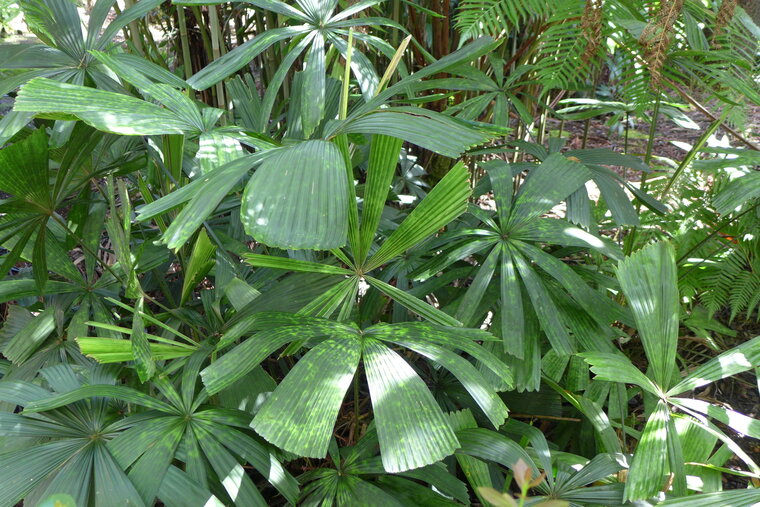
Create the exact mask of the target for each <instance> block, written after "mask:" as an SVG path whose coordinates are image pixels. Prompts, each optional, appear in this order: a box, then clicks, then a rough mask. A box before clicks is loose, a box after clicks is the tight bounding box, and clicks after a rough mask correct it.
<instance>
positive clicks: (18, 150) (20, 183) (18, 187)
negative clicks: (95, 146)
mask: <svg viewBox="0 0 760 507" xmlns="http://www.w3.org/2000/svg"><path fill="white" fill-rule="evenodd" d="M48 163H49V159H48V136H47V134H46V133H45V129H38V130H36V131H34V133H32V135H30V136H29V137H27V138H25V139H24V140H22V141H19V142H16V143H13V144H11V145H10V146H6V147H5V148H3V149H2V150H0V188H2V189H3V191H4V192H6V193H8V194H11V195H13V196H15V197H17V198H19V199H22V200H23V201H25V202H27V203H29V204H32V205H34V206H35V207H38V208H41V211H43V212H44V211H45V210H49V209H51V207H52V200H51V197H50V176H49V172H48ZM42 243H44V241H42Z"/></svg>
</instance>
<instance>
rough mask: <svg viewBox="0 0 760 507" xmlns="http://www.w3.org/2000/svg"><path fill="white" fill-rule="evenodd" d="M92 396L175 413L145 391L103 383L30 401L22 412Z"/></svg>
mask: <svg viewBox="0 0 760 507" xmlns="http://www.w3.org/2000/svg"><path fill="white" fill-rule="evenodd" d="M94 397H105V398H115V399H118V400H122V401H126V402H128V403H134V404H136V405H140V406H143V407H146V408H151V409H154V410H160V411H161V412H168V413H172V414H173V413H176V410H175V409H174V408H173V407H172V406H170V405H167V404H166V403H164V402H162V401H159V400H157V399H156V398H153V397H152V396H149V395H147V394H145V393H141V392H140V391H136V390H135V389H132V388H130V387H126V386H111V385H105V384H97V385H85V386H82V387H80V388H78V389H74V390H73V391H69V392H67V393H63V394H57V395H55V396H51V397H50V398H46V399H42V400H36V401H32V402H30V403H27V404H26V406H25V407H24V412H27V413H36V412H45V411H48V410H53V409H56V408H59V407H62V406H64V405H69V404H71V403H74V402H76V401H79V400H84V399H87V398H94Z"/></svg>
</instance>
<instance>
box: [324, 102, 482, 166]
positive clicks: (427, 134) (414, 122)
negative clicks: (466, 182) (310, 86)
mask: <svg viewBox="0 0 760 507" xmlns="http://www.w3.org/2000/svg"><path fill="white" fill-rule="evenodd" d="M337 133H338V134H341V133H349V134H384V135H387V136H393V137H398V138H400V139H403V140H404V141H408V142H410V143H412V144H416V145H417V146H419V147H421V148H425V149H427V150H430V151H434V152H436V153H438V154H440V155H444V156H446V157H451V158H456V157H458V156H459V155H461V154H462V153H464V152H465V151H467V150H468V149H469V148H471V147H473V146H477V145H479V144H483V143H485V142H486V141H488V136H486V135H485V134H483V133H481V132H479V131H478V130H476V129H474V128H472V127H470V126H465V125H464V124H462V123H459V122H458V121H455V120H454V119H452V118H451V117H449V116H445V115H442V114H440V113H435V112H433V111H428V110H425V109H421V108H416V107H408V108H393V109H382V110H380V111H377V112H373V113H370V114H367V115H365V116H362V117H359V118H356V119H351V120H348V121H347V122H346V123H345V124H344V125H342V126H341V127H340V129H339V130H338V132H337Z"/></svg>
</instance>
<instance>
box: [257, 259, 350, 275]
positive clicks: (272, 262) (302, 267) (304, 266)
mask: <svg viewBox="0 0 760 507" xmlns="http://www.w3.org/2000/svg"><path fill="white" fill-rule="evenodd" d="M243 258H244V259H245V261H246V262H247V263H248V264H250V265H251V266H255V267H258V268H274V269H284V270H287V271H302V272H307V273H326V274H328V275H352V274H354V273H353V271H349V270H348V269H343V268H340V267H338V266H332V265H330V264H324V263H321V262H312V261H302V260H298V259H291V258H289V257H276V256H274V255H261V254H246V255H245V256H244V257H243Z"/></svg>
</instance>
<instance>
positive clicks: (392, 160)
mask: <svg viewBox="0 0 760 507" xmlns="http://www.w3.org/2000/svg"><path fill="white" fill-rule="evenodd" d="M402 144H403V141H402V140H401V139H399V138H397V137H390V136H384V135H381V134H377V135H374V136H372V142H371V144H370V149H369V161H368V162H367V182H366V184H365V185H364V208H363V209H362V220H361V226H360V229H359V242H360V247H361V252H358V253H357V255H356V258H357V262H359V263H362V262H364V260H365V259H366V258H367V253H368V252H369V249H370V245H371V244H372V240H373V239H374V238H375V234H376V233H377V226H378V225H379V224H380V217H381V215H382V213H383V208H384V207H385V201H386V199H387V198H388V191H389V190H390V186H391V182H392V181H393V175H394V173H395V171H396V165H398V157H399V152H400V150H401V145H402Z"/></svg>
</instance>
